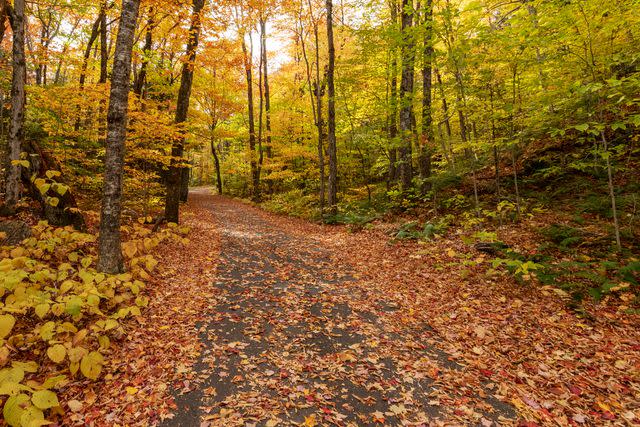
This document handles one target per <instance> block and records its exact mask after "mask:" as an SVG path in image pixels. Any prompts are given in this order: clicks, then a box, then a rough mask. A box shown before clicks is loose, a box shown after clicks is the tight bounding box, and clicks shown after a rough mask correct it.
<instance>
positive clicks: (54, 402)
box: [31, 390, 60, 409]
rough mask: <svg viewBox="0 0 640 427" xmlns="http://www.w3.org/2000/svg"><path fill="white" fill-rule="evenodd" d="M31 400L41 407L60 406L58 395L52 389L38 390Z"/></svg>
mask: <svg viewBox="0 0 640 427" xmlns="http://www.w3.org/2000/svg"><path fill="white" fill-rule="evenodd" d="M31 401H32V402H33V404H34V405H36V407H37V408H39V409H49V408H53V407H55V406H60V402H58V396H56V394H55V393H54V392H52V391H50V390H38V391H36V392H35V393H33V395H32V396H31Z"/></svg>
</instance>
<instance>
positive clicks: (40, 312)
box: [35, 303, 49, 319]
mask: <svg viewBox="0 0 640 427" xmlns="http://www.w3.org/2000/svg"><path fill="white" fill-rule="evenodd" d="M35 310H36V316H38V317H39V318H41V319H42V318H44V316H46V315H47V313H48V312H49V304H47V303H43V304H38V305H36V308H35Z"/></svg>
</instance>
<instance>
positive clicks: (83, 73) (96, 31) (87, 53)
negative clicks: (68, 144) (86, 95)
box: [73, 7, 106, 132]
mask: <svg viewBox="0 0 640 427" xmlns="http://www.w3.org/2000/svg"><path fill="white" fill-rule="evenodd" d="M103 16H106V15H103V9H102V7H101V8H100V14H99V15H98V18H96V20H95V22H94V23H93V27H92V28H91V34H90V35H89V41H88V42H87V47H86V48H85V50H84V57H83V60H82V66H81V68H80V78H79V90H80V92H82V91H83V90H84V84H85V82H86V80H87V68H88V67H89V58H90V57H91V49H92V48H93V43H94V42H95V41H96V39H97V38H98V35H100V27H101V24H102V18H103ZM77 114H78V117H76V122H75V124H74V126H73V130H74V131H75V132H78V131H79V130H80V124H81V121H82V120H81V119H82V107H81V106H80V105H78V107H77Z"/></svg>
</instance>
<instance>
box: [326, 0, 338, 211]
mask: <svg viewBox="0 0 640 427" xmlns="http://www.w3.org/2000/svg"><path fill="white" fill-rule="evenodd" d="M326 8H327V47H328V50H329V60H328V64H327V98H328V101H329V102H328V107H327V125H328V126H327V129H328V132H327V151H328V154H329V182H328V184H329V185H328V187H329V188H328V190H329V194H328V198H327V202H328V204H329V211H330V212H331V214H332V215H335V214H336V213H337V211H338V153H337V151H338V150H337V147H336V88H335V82H334V75H335V64H336V49H335V46H334V43H333V1H332V0H327V1H326Z"/></svg>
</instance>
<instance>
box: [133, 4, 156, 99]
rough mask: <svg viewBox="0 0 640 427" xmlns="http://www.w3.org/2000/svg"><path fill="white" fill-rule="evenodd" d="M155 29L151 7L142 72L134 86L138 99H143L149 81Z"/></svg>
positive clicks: (143, 50)
mask: <svg viewBox="0 0 640 427" xmlns="http://www.w3.org/2000/svg"><path fill="white" fill-rule="evenodd" d="M154 28H155V24H154V21H153V7H150V8H149V18H148V20H147V31H146V34H145V38H144V47H143V48H142V53H143V55H142V63H141V64H140V71H138V76H137V77H136V81H135V83H134V85H133V92H134V93H135V94H136V95H137V96H138V98H142V90H143V89H144V84H145V82H146V80H147V66H148V64H149V55H150V54H151V49H152V48H153V29H154Z"/></svg>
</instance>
